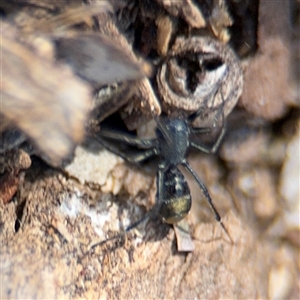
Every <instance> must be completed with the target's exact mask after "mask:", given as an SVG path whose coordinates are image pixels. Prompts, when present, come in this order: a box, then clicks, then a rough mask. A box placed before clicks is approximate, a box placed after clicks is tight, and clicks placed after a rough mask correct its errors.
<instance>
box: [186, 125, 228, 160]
mask: <svg viewBox="0 0 300 300" xmlns="http://www.w3.org/2000/svg"><path fill="white" fill-rule="evenodd" d="M225 132H226V124H225V123H224V124H223V126H222V129H221V132H220V134H219V136H218V138H217V140H216V141H215V142H214V144H213V145H212V146H211V147H209V146H206V145H200V144H198V143H195V142H192V141H191V142H190V146H191V147H193V148H195V149H198V150H200V151H202V152H204V153H208V154H209V153H216V151H217V150H218V148H219V146H220V144H221V142H222V139H223V137H224V135H225Z"/></svg>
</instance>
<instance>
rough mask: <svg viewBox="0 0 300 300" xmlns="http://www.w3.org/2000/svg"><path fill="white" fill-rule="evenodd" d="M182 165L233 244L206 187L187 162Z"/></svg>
mask: <svg viewBox="0 0 300 300" xmlns="http://www.w3.org/2000/svg"><path fill="white" fill-rule="evenodd" d="M182 165H183V166H184V167H185V168H186V169H187V170H188V171H189V172H190V174H191V175H192V176H193V177H194V179H195V180H196V182H197V184H198V186H199V187H200V189H201V191H202V193H203V195H204V196H205V199H206V201H207V203H208V205H209V206H210V208H211V210H212V212H213V214H214V216H215V219H216V221H217V222H219V224H220V225H221V227H222V229H223V230H224V231H225V232H226V234H227V235H228V237H229V239H230V241H231V243H232V244H233V241H232V238H231V237H230V235H229V232H228V231H227V229H226V227H225V226H224V224H223V222H222V220H221V217H220V215H219V213H218V211H217V209H216V208H215V206H214V204H213V202H212V199H211V197H210V195H209V192H208V190H207V188H206V186H205V185H204V183H203V182H202V181H201V179H200V178H199V177H198V175H197V174H196V172H195V171H194V170H193V169H192V167H191V166H190V164H189V163H188V162H187V161H184V162H183V163H182Z"/></svg>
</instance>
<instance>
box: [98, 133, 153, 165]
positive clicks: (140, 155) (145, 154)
mask: <svg viewBox="0 0 300 300" xmlns="http://www.w3.org/2000/svg"><path fill="white" fill-rule="evenodd" d="M93 137H94V138H95V139H96V140H97V142H98V143H99V144H101V145H102V146H103V147H104V148H106V149H107V150H109V151H111V152H112V153H114V154H116V155H118V156H120V157H122V158H123V159H124V160H126V161H127V162H129V163H139V162H142V161H144V160H146V159H147V158H150V157H152V156H154V155H157V154H158V150H157V148H156V147H153V148H150V149H145V150H144V149H143V150H142V151H137V152H131V153H129V152H128V153H127V152H126V153H125V152H123V151H122V150H120V149H119V148H118V147H117V146H115V145H114V144H113V143H110V142H108V141H107V140H105V139H104V138H102V137H100V136H97V135H93Z"/></svg>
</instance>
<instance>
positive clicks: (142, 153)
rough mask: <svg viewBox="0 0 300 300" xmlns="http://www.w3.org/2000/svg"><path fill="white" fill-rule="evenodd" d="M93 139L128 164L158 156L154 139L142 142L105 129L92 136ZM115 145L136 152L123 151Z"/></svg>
mask: <svg viewBox="0 0 300 300" xmlns="http://www.w3.org/2000/svg"><path fill="white" fill-rule="evenodd" d="M93 137H94V138H95V139H96V141H97V142H98V143H99V144H101V145H102V146H103V147H104V148H106V149H107V150H109V151H111V152H112V153H114V154H116V155H118V156H120V157H122V158H123V159H124V160H126V161H127V162H129V163H139V162H142V161H144V160H146V159H148V158H150V157H152V156H155V155H157V154H158V148H157V146H156V140H155V139H147V140H142V139H139V138H137V137H134V136H130V135H128V134H124V133H122V132H116V131H114V130H107V129H105V130H101V131H100V132H99V133H98V134H94V135H93ZM117 143H119V144H122V143H123V144H126V145H129V146H131V147H135V148H136V150H134V151H133V150H128V151H127V152H126V151H123V150H121V148H120V147H119V146H117Z"/></svg>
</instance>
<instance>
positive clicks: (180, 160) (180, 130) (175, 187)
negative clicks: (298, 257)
mask: <svg viewBox="0 0 300 300" xmlns="http://www.w3.org/2000/svg"><path fill="white" fill-rule="evenodd" d="M195 117H197V115H193V116H191V117H190V118H188V119H179V118H176V119H171V118H168V117H166V116H160V117H158V118H156V123H157V129H156V138H155V139H139V138H137V137H136V136H131V135H129V134H124V133H123V132H117V131H115V130H112V129H101V131H100V132H99V134H98V135H95V138H96V139H97V140H98V142H100V144H102V145H103V146H104V147H105V148H106V149H108V150H109V151H111V152H113V153H115V154H117V155H119V156H121V157H122V158H123V159H125V160H126V161H128V162H131V163H138V162H142V161H144V160H146V159H149V158H151V157H154V156H158V157H159V158H160V162H159V164H158V170H157V179H156V180H157V181H156V185H157V193H156V203H155V206H154V207H153V209H152V210H151V211H150V212H151V213H153V214H154V215H159V216H160V217H161V218H162V219H163V221H164V222H166V223H169V224H174V223H177V222H179V221H180V220H182V219H183V218H184V217H185V216H186V215H187V214H188V212H189V211H190V208H191V194H190V189H189V187H188V184H187V182H186V180H185V178H184V176H183V174H182V173H181V171H180V170H179V169H178V165H182V166H183V167H184V168H185V169H186V170H187V171H188V172H189V173H190V174H191V175H192V176H193V177H194V179H195V180H196V182H197V184H198V186H199V187H200V189H201V191H202V193H203V194H204V196H205V198H206V201H207V202H208V204H209V206H210V208H211V209H212V212H213V214H214V216H215V219H216V220H217V221H218V222H219V223H220V225H221V226H222V228H223V229H224V230H225V232H226V233H227V230H226V229H225V227H224V225H223V223H222V221H221V217H220V215H219V213H218V211H217V210H216V208H215V206H214V204H213V202H212V199H211V197H210V195H209V193H208V190H207V188H206V187H205V185H204V183H203V182H202V181H201V180H200V178H199V177H198V175H197V174H196V173H195V171H194V170H193V169H192V167H191V166H190V165H189V163H188V162H187V160H186V154H187V151H188V149H189V148H194V149H198V150H200V151H202V152H205V153H215V152H216V150H217V148H218V146H219V145H220V142H221V140H222V138H223V136H224V133H225V124H224V117H223V116H222V117H223V126H222V129H221V131H220V134H219V136H218V138H217V140H216V142H215V143H214V145H213V146H212V147H207V146H204V145H200V144H199V143H196V142H193V141H192V140H191V136H192V135H194V134H199V133H207V132H210V131H211V129H210V128H207V127H204V128H194V127H192V125H191V124H192V122H193V120H194V119H195ZM116 142H119V143H121V144H126V145H129V146H132V147H135V148H136V149H138V150H139V151H137V152H136V151H135V152H132V151H131V152H130V151H122V150H120V147H119V146H116ZM147 216H149V215H146V216H145V217H144V218H142V219H141V220H139V221H137V222H136V223H134V224H132V225H130V226H129V227H128V228H127V229H126V232H128V231H129V230H131V229H132V228H134V227H136V226H137V225H138V224H139V223H140V222H142V221H144V220H145V218H146V217H147ZM227 234H228V233H227Z"/></svg>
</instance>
